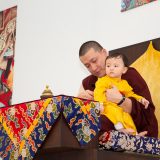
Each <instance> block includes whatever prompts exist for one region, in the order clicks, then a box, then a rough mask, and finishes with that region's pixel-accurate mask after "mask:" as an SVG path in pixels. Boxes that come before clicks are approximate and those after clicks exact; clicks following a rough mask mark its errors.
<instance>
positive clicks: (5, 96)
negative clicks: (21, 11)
mask: <svg viewBox="0 0 160 160" xmlns="http://www.w3.org/2000/svg"><path fill="white" fill-rule="evenodd" d="M16 17H17V7H16V6H15V7H12V8H9V9H6V10H4V11H0V107H3V106H7V105H11V98H12V87H13V68H14V54H15V41H16Z"/></svg>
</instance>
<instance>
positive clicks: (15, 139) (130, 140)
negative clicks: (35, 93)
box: [0, 95, 160, 160]
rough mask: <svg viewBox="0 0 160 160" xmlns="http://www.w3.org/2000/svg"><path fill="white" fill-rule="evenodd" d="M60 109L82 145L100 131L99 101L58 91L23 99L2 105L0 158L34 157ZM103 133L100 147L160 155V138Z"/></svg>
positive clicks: (0, 110) (4, 159)
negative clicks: (56, 93)
mask: <svg viewBox="0 0 160 160" xmlns="http://www.w3.org/2000/svg"><path fill="white" fill-rule="evenodd" d="M60 113H62V114H63V116H64V118H65V121H66V123H67V124H68V125H69V127H70V130H71V132H72V133H73V135H74V136H75V137H76V139H77V141H78V142H79V144H80V146H84V145H86V144H88V143H89V142H90V141H91V140H92V139H93V138H94V137H95V136H97V135H98V132H99V131H100V114H99V103H98V102H95V101H89V100H85V99H79V98H76V97H71V96H66V95H59V96H53V97H52V98H47V99H43V100H35V101H30V102H25V103H20V104H16V105H12V106H8V107H4V108H0V158H1V159H3V160H8V159H12V160H14V159H18V160H21V159H25V160H31V159H33V157H34V155H35V153H36V152H37V150H38V148H39V147H40V146H41V144H42V143H43V141H44V140H45V138H46V136H47V134H48V132H49V131H50V129H51V127H54V124H55V122H56V120H57V119H58V117H59V116H60ZM102 137H103V138H102V139H101V140H100V142H99V143H100V145H99V148H100V149H107V150H110V149H111V150H115V151H117V150H127V151H134V152H139V153H148V154H154V155H160V140H159V139H155V138H151V137H139V136H132V135H127V134H124V133H121V132H118V131H113V130H112V131H110V132H106V133H104V135H103V136H102ZM97 148H98V146H97Z"/></svg>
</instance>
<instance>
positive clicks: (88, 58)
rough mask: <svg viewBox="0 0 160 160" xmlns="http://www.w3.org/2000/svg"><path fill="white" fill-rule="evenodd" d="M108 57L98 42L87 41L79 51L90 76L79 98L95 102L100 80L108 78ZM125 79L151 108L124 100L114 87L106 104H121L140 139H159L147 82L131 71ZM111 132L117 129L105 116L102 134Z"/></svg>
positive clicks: (85, 80) (108, 90)
mask: <svg viewBox="0 0 160 160" xmlns="http://www.w3.org/2000/svg"><path fill="white" fill-rule="evenodd" d="M108 54H109V53H108V52H107V51H106V50H105V49H104V48H103V47H102V46H101V45H100V44H99V43H98V42H96V41H88V42H85V43H84V44H82V46H81V47H80V50H79V58H80V61H81V62H82V63H83V64H84V65H85V67H86V68H87V69H88V71H89V72H90V73H91V75H90V76H88V77H86V78H85V79H84V80H83V81H82V85H81V87H80V90H79V94H78V97H80V98H86V99H90V100H93V91H94V88H95V82H96V81H97V78H98V77H103V76H104V75H105V74H106V73H105V59H106V57H107V56H108ZM122 79H125V80H127V81H128V83H129V84H130V85H131V86H132V88H133V91H134V92H135V93H136V94H139V95H141V96H143V97H145V98H146V99H147V100H149V102H150V104H149V107H148V108H147V109H145V108H144V107H143V106H141V105H142V104H140V103H139V102H138V101H136V100H135V99H134V98H131V97H130V98H125V99H124V98H123V95H122V94H121V93H120V92H119V91H118V89H117V88H116V87H115V86H113V88H111V89H107V90H106V97H107V100H108V101H111V102H114V103H117V104H120V106H121V107H122V108H123V109H124V111H125V112H128V113H129V114H131V116H132V118H133V121H134V123H135V125H136V127H137V131H138V133H140V135H146V136H150V137H156V138H157V137H158V123H157V119H156V117H155V114H154V111H155V106H154V105H153V102H152V99H151V95H150V92H149V89H148V86H147V84H146V82H145V81H144V79H143V78H142V77H141V76H140V74H139V73H138V72H137V71H136V70H135V69H134V68H130V67H129V68H128V70H127V72H126V73H125V74H124V75H123V76H122ZM112 129H114V125H113V124H112V122H111V121H110V120H109V119H108V118H106V117H104V116H102V128H101V131H102V132H104V131H108V130H112Z"/></svg>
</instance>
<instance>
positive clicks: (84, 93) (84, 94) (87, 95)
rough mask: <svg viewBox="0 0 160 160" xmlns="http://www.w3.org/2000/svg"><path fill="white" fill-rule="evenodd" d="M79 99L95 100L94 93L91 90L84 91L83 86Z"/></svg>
mask: <svg viewBox="0 0 160 160" xmlns="http://www.w3.org/2000/svg"><path fill="white" fill-rule="evenodd" d="M78 97H79V98H84V99H89V100H94V93H93V91H90V90H84V88H83V86H81V87H80V89H79V93H78Z"/></svg>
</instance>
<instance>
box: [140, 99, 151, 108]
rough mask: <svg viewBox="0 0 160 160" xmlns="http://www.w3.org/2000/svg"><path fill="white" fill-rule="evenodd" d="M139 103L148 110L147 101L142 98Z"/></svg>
mask: <svg viewBox="0 0 160 160" xmlns="http://www.w3.org/2000/svg"><path fill="white" fill-rule="evenodd" d="M140 103H142V104H143V105H144V107H145V109H147V108H148V105H149V101H148V100H146V99H145V98H142V99H141V100H140Z"/></svg>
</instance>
